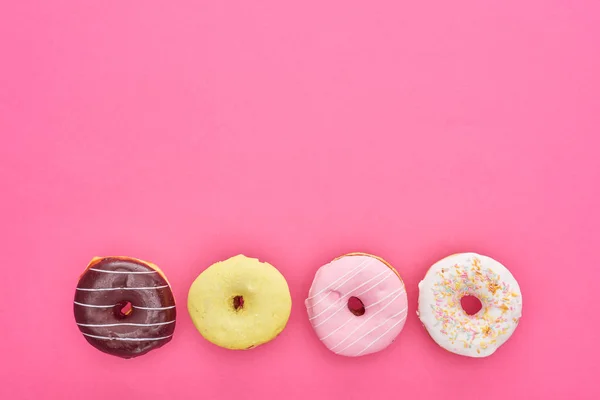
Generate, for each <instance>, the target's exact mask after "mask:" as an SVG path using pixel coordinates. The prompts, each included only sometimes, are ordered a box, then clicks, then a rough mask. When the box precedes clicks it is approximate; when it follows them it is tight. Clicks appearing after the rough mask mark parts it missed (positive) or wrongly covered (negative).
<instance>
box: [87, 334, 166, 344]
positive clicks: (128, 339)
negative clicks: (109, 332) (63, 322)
mask: <svg viewBox="0 0 600 400" xmlns="http://www.w3.org/2000/svg"><path fill="white" fill-rule="evenodd" d="M81 333H82V334H83V335H84V336H89V337H91V338H94V339H104V340H123V341H130V342H143V341H147V340H162V339H168V338H170V337H171V336H173V335H169V336H162V337H156V338H122V337H108V336H97V335H90V334H89V333H85V332H81Z"/></svg>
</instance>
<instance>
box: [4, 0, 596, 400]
mask: <svg viewBox="0 0 600 400" xmlns="http://www.w3.org/2000/svg"><path fill="white" fill-rule="evenodd" d="M598 4H599V3H598V2H597V1H596V0H589V1H584V0H581V1H576V0H573V1H568V0H539V1H535V0H526V1H524V0H498V1H481V0H461V1H453V2H450V1H441V0H439V1H391V0H390V1H383V0H381V1H379V0H377V1H371V2H365V1H337V0H336V1H333V0H319V1H313V0H310V1H302V2H290V1H280V0H257V1H241V0H235V1H234V0H231V1H177V2H165V1H149V0H146V1H112V0H110V1H75V0H69V1H67V0H63V1H58V0H57V1H46V2H42V1H39V2H34V1H25V0H21V1H5V2H3V4H2V5H1V6H0V60H1V61H0V133H1V135H2V137H1V138H2V142H1V146H0V180H1V183H2V193H3V195H2V197H1V200H0V202H1V206H2V207H1V208H2V209H1V211H0V217H1V218H0V219H1V221H2V228H1V232H2V233H1V237H0V242H1V243H2V248H3V250H2V270H1V271H2V273H3V275H2V281H3V283H4V284H3V289H2V299H3V300H2V306H1V308H0V310H1V313H2V315H1V318H0V320H1V321H2V328H1V334H0V335H1V340H0V377H1V380H2V384H1V385H0V398H3V399H42V398H43V399H67V398H77V399H81V398H86V399H91V400H93V399H103V400H108V399H149V398H161V397H162V398H182V399H184V398H194V399H255V398H256V399H311V398H316V399H377V398H395V399H401V398H408V399H418V398H422V399H430V398H432V399H433V398H447V399H468V398H475V397H474V396H482V397H481V398H485V399H488V400H490V399H506V398H531V399H553V398H556V399H566V398H575V399H594V398H595V399H597V398H598V397H599V396H600V385H598V382H597V380H594V376H595V377H596V379H597V377H598V375H600V371H599V367H598V356H599V355H600V354H599V351H598V335H599V333H598V332H599V331H598V328H600V324H599V319H598V313H597V307H598V304H597V293H598V282H599V278H600V273H599V272H598V257H597V252H595V250H598V246H599V242H598V239H599V234H598V225H599V224H600V213H599V211H598V195H599V194H600V193H599V181H600V161H599V156H598V148H599V146H600V139H599V136H598V135H599V126H600V112H599V108H600V107H599V105H600V101H599V97H600V96H599V93H600V73H599V71H600V6H599V5H598ZM350 251H366V252H371V253H374V254H377V255H380V256H382V257H384V258H385V259H387V260H388V261H390V262H391V263H392V264H393V265H394V266H395V267H396V268H397V269H398V270H399V272H400V273H401V275H402V276H403V277H404V279H405V282H406V284H407V288H408V297H409V302H410V308H411V310H410V313H409V319H408V321H407V324H406V327H405V329H404V331H403V332H402V333H401V334H400V336H399V339H398V340H397V341H396V343H394V344H393V345H392V346H391V347H390V348H389V349H388V350H386V351H384V352H380V353H377V354H375V355H372V356H367V357H363V358H359V359H348V358H343V357H338V356H335V355H333V354H332V353H330V352H329V351H328V350H327V349H326V348H325V347H324V346H323V345H321V343H319V341H318V340H317V339H316V337H315V335H314V334H313V331H312V329H311V327H310V324H309V322H308V319H307V317H306V314H305V309H304V306H303V300H304V298H305V296H306V293H307V291H308V288H309V286H310V284H311V281H312V278H313V274H314V272H315V271H316V269H317V268H318V267H319V266H320V265H322V264H324V263H325V262H327V261H329V260H330V259H332V258H333V257H336V256H338V255H340V254H343V253H345V252H350ZM458 251H477V252H481V253H484V254H487V255H490V256H492V257H495V258H497V259H498V260H500V261H501V262H503V263H504V264H505V265H506V266H508V267H509V268H510V269H511V271H512V272H513V273H514V275H515V277H516V278H517V279H518V280H519V282H520V284H521V288H522V290H523V294H524V306H525V308H524V317H523V320H522V323H521V325H520V326H519V328H518V329H517V331H516V333H515V335H514V336H513V338H512V339H511V340H509V342H508V343H507V344H506V345H505V346H504V347H502V348H501V349H500V350H499V351H498V352H497V353H496V354H494V355H493V356H492V357H490V358H487V359H481V360H476V359H468V358H463V357H459V356H456V355H452V354H449V353H446V352H444V351H443V350H441V349H440V348H438V347H437V346H436V345H435V344H434V342H433V341H432V340H431V339H430V338H429V337H428V336H427V334H426V333H425V331H424V330H423V329H422V328H421V326H420V324H419V322H418V320H417V317H416V316H415V313H414V311H415V309H416V300H417V283H418V281H419V280H420V278H421V277H422V276H423V275H424V274H425V271H426V270H427V268H428V267H429V266H430V265H431V264H432V263H433V262H435V261H436V260H438V259H440V258H441V257H444V256H446V255H448V254H450V253H453V252H458ZM238 253H245V254H247V255H252V256H257V257H260V258H261V259H264V260H267V261H269V262H271V263H273V264H274V265H276V266H277V267H278V268H279V269H280V270H281V271H282V272H283V274H284V275H285V276H286V278H287V279H288V281H289V284H290V286H291V291H292V297H293V301H294V305H293V309H292V317H291V319H290V322H289V324H288V326H287V328H286V330H285V331H284V332H283V333H282V335H281V336H280V337H279V338H278V339H277V340H275V341H274V342H272V343H270V344H268V345H265V346H263V347H260V348H258V349H255V350H252V351H248V352H232V351H227V350H223V349H220V348H218V347H215V346H213V345H211V344H209V343H208V342H206V341H205V340H203V339H202V338H201V336H200V335H199V334H198V333H197V332H196V331H195V329H194V327H193V326H192V323H191V320H190V318H189V316H188V314H187V311H186V301H187V299H186V296H187V290H188V288H189V285H190V284H191V282H192V281H193V279H194V278H195V277H196V276H197V275H198V274H199V273H200V272H201V271H202V270H203V269H204V268H206V267H207V266H208V265H210V264H211V263H213V262H215V261H218V260H221V259H224V258H227V257H229V256H232V255H235V254H238ZM117 254H124V255H131V256H136V257H140V258H143V259H147V260H150V261H154V262H156V263H157V264H158V265H160V266H161V267H162V268H163V269H164V271H165V272H166V273H167V275H168V277H169V279H170V280H171V283H172V284H173V287H174V291H175V295H176V297H177V300H178V302H179V305H180V308H179V319H178V323H177V329H176V332H175V337H174V340H173V341H172V342H171V343H170V344H168V345H167V346H166V347H164V348H162V349H160V350H157V351H154V352H152V353H150V354H148V355H146V356H144V357H141V358H138V359H135V360H129V361H127V360H121V359H118V358H114V357H110V356H107V355H104V354H102V353H100V352H98V351H97V350H95V349H94V348H92V347H91V346H90V345H88V344H87V343H86V341H85V340H84V339H83V337H82V335H81V334H80V333H79V331H78V329H77V327H76V325H75V322H74V319H73V314H72V301H73V293H74V288H75V285H76V282H77V278H78V276H79V274H80V273H81V272H82V271H83V268H84V267H85V265H86V264H87V262H88V261H89V259H90V258H91V257H92V256H94V255H117Z"/></svg>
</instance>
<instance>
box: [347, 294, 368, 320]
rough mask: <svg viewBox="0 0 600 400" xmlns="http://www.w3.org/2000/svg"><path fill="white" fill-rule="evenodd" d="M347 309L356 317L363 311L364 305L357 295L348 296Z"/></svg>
mask: <svg viewBox="0 0 600 400" xmlns="http://www.w3.org/2000/svg"><path fill="white" fill-rule="evenodd" d="M348 310H350V312H351V313H352V314H354V315H356V316H357V317H360V316H361V315H363V314H364V313H365V305H364V304H363V302H362V301H360V299H359V298H358V297H354V296H352V297H350V298H349V299H348Z"/></svg>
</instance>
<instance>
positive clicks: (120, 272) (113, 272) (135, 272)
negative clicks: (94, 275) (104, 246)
mask: <svg viewBox="0 0 600 400" xmlns="http://www.w3.org/2000/svg"><path fill="white" fill-rule="evenodd" d="M88 269H89V270H90V271H96V272H106V273H107V274H156V273H158V271H107V270H105V269H97V268H88Z"/></svg>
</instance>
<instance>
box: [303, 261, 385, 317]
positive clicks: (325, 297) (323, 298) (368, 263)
mask: <svg viewBox="0 0 600 400" xmlns="http://www.w3.org/2000/svg"><path fill="white" fill-rule="evenodd" d="M371 261H373V260H368V262H367V264H366V265H365V266H364V267H362V268H361V269H360V271H357V272H356V273H355V274H354V275H352V276H351V277H349V278H348V279H346V280H345V281H344V282H342V283H340V284H339V285H337V286H336V287H335V288H333V290H338V289H339V288H341V287H342V286H344V284H345V283H346V282H348V281H349V280H350V279H352V278H354V277H355V276H357V275H358V274H360V273H361V272H362V271H364V270H365V269H366V268H367V267H368V266H369V265H370V264H371ZM363 262H364V261H363ZM330 286H331V285H330ZM325 299H327V295H325V296H324V297H322V298H321V299H320V300H319V301H317V302H316V303H315V304H313V305H312V306H310V308H313V307H315V306H316V305H317V304H319V303H320V302H322V301H323V300H325Z"/></svg>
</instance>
